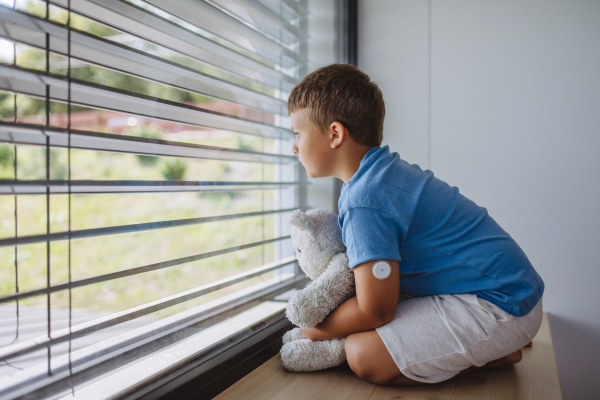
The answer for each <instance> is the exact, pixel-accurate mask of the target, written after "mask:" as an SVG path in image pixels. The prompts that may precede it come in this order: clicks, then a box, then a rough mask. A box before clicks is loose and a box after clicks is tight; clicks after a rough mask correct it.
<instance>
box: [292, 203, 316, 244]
mask: <svg viewBox="0 0 600 400" xmlns="http://www.w3.org/2000/svg"><path fill="white" fill-rule="evenodd" d="M289 223H290V225H293V226H295V227H296V228H298V229H300V230H303V231H305V232H307V233H308V234H309V235H310V236H311V237H313V238H314V237H315V228H314V226H313V224H312V221H311V220H310V218H309V217H308V215H306V213H304V212H302V210H296V211H294V212H293V213H292V216H291V217H290V221H289Z"/></svg>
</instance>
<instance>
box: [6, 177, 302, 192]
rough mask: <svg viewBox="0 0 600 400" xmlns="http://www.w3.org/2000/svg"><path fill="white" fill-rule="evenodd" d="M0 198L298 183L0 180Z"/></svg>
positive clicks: (252, 187)
mask: <svg viewBox="0 0 600 400" xmlns="http://www.w3.org/2000/svg"><path fill="white" fill-rule="evenodd" d="M0 185H1V186H0V195H36V194H43V195H45V194H51V195H54V194H66V193H72V194H115V193H174V192H237V191H250V190H273V189H282V188H284V187H289V186H298V182H282V181H275V182H214V181H208V182H206V181H199V182H189V181H89V180H85V181H78V180H71V181H59V180H55V181H36V180H31V181H14V180H0Z"/></svg>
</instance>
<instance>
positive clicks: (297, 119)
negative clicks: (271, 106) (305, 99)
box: [291, 108, 333, 178]
mask: <svg viewBox="0 0 600 400" xmlns="http://www.w3.org/2000/svg"><path fill="white" fill-rule="evenodd" d="M291 122H292V130H293V131H294V134H295V135H296V141H295V142H294V146H292V151H293V152H294V153H296V154H298V160H300V162H301V163H302V165H303V166H304V168H305V169H306V173H307V174H308V176H309V177H311V178H320V177H324V176H331V174H330V172H331V171H329V169H330V168H331V166H332V165H331V158H330V157H331V156H332V155H333V154H331V153H332V148H331V144H330V141H329V135H328V134H327V133H326V132H323V131H321V130H320V129H319V128H317V127H316V126H315V125H313V123H312V122H310V120H309V119H308V110H307V109H306V108H304V109H302V110H299V111H296V112H293V113H292V114H291Z"/></svg>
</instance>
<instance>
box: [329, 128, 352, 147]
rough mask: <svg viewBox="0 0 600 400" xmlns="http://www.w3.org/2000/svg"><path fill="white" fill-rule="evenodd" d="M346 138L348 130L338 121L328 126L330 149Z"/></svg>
mask: <svg viewBox="0 0 600 400" xmlns="http://www.w3.org/2000/svg"><path fill="white" fill-rule="evenodd" d="M347 138H348V129H346V127H345V126H344V125H343V124H342V123H341V122H339V121H333V122H332V123H331V125H329V139H330V140H331V148H332V149H335V148H336V147H338V146H339V145H341V144H342V143H343V142H344V140H346V139H347Z"/></svg>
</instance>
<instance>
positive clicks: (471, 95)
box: [358, 0, 600, 400]
mask: <svg viewBox="0 0 600 400" xmlns="http://www.w3.org/2000/svg"><path fill="white" fill-rule="evenodd" d="M358 26H359V49H358V54H359V67H360V68H361V69H362V70H363V71H365V72H366V73H367V74H369V75H370V76H371V78H373V79H374V80H375V81H376V82H377V83H378V84H379V85H380V87H381V89H382V90H383V93H384V96H385V100H386V107H387V117H386V122H385V130H384V144H389V145H390V148H391V150H392V151H397V152H399V153H400V156H401V157H402V158H404V159H406V160H407V161H409V162H413V163H417V164H419V165H420V166H421V167H423V168H430V169H431V170H432V171H433V172H434V173H435V175H436V176H437V177H439V178H441V179H443V180H445V181H446V182H448V183H449V184H451V185H453V186H457V187H458V188H460V190H461V192H462V193H463V194H465V195H466V196H467V197H469V198H471V199H472V200H474V201H475V202H476V203H478V204H479V205H481V206H484V207H486V208H487V209H488V211H489V212H490V214H491V215H492V216H493V217H494V218H495V219H496V220H497V221H498V222H499V223H500V225H501V226H502V227H504V229H505V230H507V231H508V232H509V233H510V234H511V235H512V236H513V237H514V238H515V240H516V241H517V243H519V244H520V246H521V247H522V248H523V250H524V251H525V253H526V254H527V256H528V257H529V259H530V260H531V261H532V263H533V265H534V266H535V268H536V269H537V271H538V272H539V273H540V275H541V276H542V278H543V279H544V282H545V283H546V292H545V294H544V307H545V311H547V312H548V314H549V316H550V323H551V330H552V336H553V340H554V345H555V350H556V356H557V362H558V367H559V374H560V379H561V385H562V389H563V394H564V398H565V399H567V400H575V399H587V398H595V397H596V396H597V394H598V393H600V379H598V377H597V376H596V375H597V372H598V371H600V357H599V355H600V311H599V307H598V306H599V305H600V301H599V300H598V296H597V292H598V289H597V285H598V283H600V261H599V260H600V177H599V176H598V174H599V173H600V157H598V155H599V153H600V1H597V0H596V1H594V0H591V1H583V0H545V1H541V0H539V1H532V0H527V1H524V0H504V1H476V0H472V1H468V0H431V1H430V2H427V1H424V0H421V1H417V0H413V1H408V0H388V1H385V0H368V1H367V0H361V1H360V2H359V25H358Z"/></svg>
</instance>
